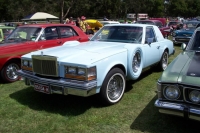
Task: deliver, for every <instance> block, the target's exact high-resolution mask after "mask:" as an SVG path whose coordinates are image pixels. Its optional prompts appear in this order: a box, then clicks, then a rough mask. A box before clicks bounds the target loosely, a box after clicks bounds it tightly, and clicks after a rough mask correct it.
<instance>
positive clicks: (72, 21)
mask: <svg viewBox="0 0 200 133" xmlns="http://www.w3.org/2000/svg"><path fill="white" fill-rule="evenodd" d="M67 24H71V25H76V23H75V22H74V20H73V17H70V18H69V21H68V23H67Z"/></svg>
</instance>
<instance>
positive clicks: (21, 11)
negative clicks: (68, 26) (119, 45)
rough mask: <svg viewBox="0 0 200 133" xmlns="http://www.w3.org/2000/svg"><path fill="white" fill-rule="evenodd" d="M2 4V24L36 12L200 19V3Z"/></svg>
mask: <svg viewBox="0 0 200 133" xmlns="http://www.w3.org/2000/svg"><path fill="white" fill-rule="evenodd" d="M164 1H165V0H92V1H91V0H57V1H55V0H34V1H32V0H16V1H14V0H0V11H1V13H2V14H1V16H0V20H1V21H3V20H5V21H20V20H21V19H22V18H24V17H25V16H27V15H30V14H33V13H35V12H47V13H50V14H53V15H55V16H58V17H59V18H60V19H61V20H62V19H65V18H66V17H70V16H73V17H78V16H79V17H80V16H82V15H84V16H86V17H87V18H97V19H98V18H103V16H107V18H110V19H120V18H121V19H122V18H126V14H127V13H136V14H137V13H148V14H149V16H150V17H163V16H172V17H177V16H182V17H195V16H199V12H200V0H169V3H167V4H164Z"/></svg>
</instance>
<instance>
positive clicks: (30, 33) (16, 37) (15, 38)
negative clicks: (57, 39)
mask: <svg viewBox="0 0 200 133" xmlns="http://www.w3.org/2000/svg"><path fill="white" fill-rule="evenodd" d="M40 31H41V28H38V27H17V28H16V29H15V30H14V31H13V32H12V33H11V34H10V35H9V36H8V37H7V38H6V40H5V42H22V41H23V42H26V41H35V40H36V39H37V37H38V35H39V33H40Z"/></svg>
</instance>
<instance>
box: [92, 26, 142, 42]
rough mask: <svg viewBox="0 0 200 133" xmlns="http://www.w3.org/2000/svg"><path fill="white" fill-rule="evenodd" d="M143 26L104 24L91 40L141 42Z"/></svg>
mask: <svg viewBox="0 0 200 133" xmlns="http://www.w3.org/2000/svg"><path fill="white" fill-rule="evenodd" d="M142 29H143V28H142V27H137V26H104V27H103V28H102V29H100V30H99V31H98V32H97V33H96V34H95V35H94V36H93V37H92V38H91V41H106V42H123V43H141V41H142V33H143V31H142Z"/></svg>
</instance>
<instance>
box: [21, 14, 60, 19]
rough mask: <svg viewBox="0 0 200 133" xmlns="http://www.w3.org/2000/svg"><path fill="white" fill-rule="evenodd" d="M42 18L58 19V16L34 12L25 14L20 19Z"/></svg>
mask: <svg viewBox="0 0 200 133" xmlns="http://www.w3.org/2000/svg"><path fill="white" fill-rule="evenodd" d="M42 19H59V18H58V17H56V16H54V15H51V14H48V13H45V12H36V13H34V14H31V15H28V16H26V17H25V18H23V19H21V20H23V21H27V20H42Z"/></svg>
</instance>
